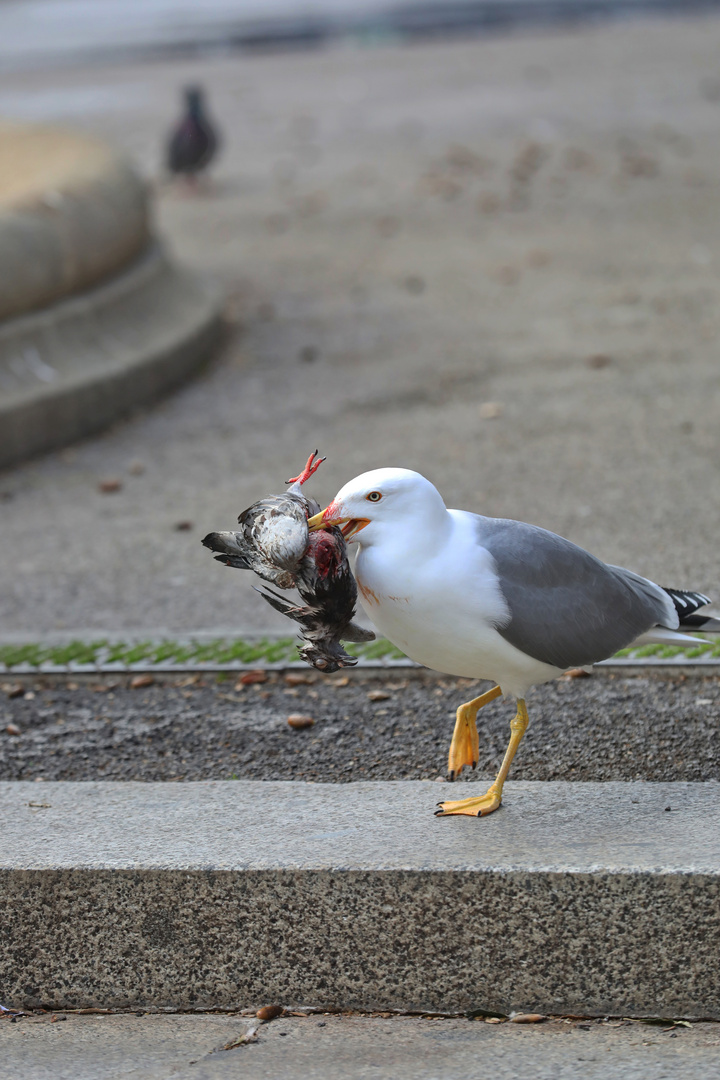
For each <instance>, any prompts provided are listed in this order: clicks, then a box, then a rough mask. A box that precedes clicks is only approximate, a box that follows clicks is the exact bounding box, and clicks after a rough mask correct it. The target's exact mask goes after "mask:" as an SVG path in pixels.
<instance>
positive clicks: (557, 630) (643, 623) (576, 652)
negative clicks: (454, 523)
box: [476, 517, 678, 668]
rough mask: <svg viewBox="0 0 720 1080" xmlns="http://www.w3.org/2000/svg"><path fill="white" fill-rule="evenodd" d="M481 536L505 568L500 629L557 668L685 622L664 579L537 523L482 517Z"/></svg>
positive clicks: (501, 572) (500, 569) (501, 580)
mask: <svg viewBox="0 0 720 1080" xmlns="http://www.w3.org/2000/svg"><path fill="white" fill-rule="evenodd" d="M476 521H477V537H478V541H479V543H480V544H481V545H482V546H483V547H484V548H486V549H487V550H488V551H489V552H490V554H491V555H492V557H493V559H494V560H495V564H496V567H497V571H498V576H499V584H500V589H501V591H502V594H503V597H504V598H505V602H506V604H507V606H508V610H509V619H508V621H507V622H506V624H505V625H502V626H498V627H497V629H498V632H499V633H500V634H502V636H503V637H504V638H505V640H506V641H509V642H510V644H511V645H514V646H515V647H516V648H517V649H520V651H521V652H524V653H525V654H526V655H528V656H532V657H533V658H534V659H535V660H539V661H541V662H542V663H545V664H552V665H553V666H554V667H558V668H569V667H582V666H583V665H585V664H593V663H596V662H597V661H598V660H604V659H606V658H607V657H609V656H612V655H613V654H614V653H616V652H617V651H618V649H623V648H625V647H626V646H627V645H630V644H631V642H633V641H634V640H635V638H637V637H639V636H640V634H643V633H645V632H646V631H647V630H649V629H650V628H651V627H653V626H656V625H658V623H660V624H662V625H663V626H669V627H671V628H674V627H676V626H677V625H678V620H677V614H676V612H675V610H674V605H673V604H672V601H671V600H670V599H669V597H668V596H667V595H666V594H665V593H664V591H663V590H662V589H661V588H660V586H659V585H655V584H653V582H651V581H648V580H646V579H645V578H642V577H639V575H637V574H633V573H632V571H630V570H624V569H623V568H622V567H618V566H609V565H607V563H604V562H602V561H601V560H600V559H597V558H595V556H594V555H591V554H590V553H589V552H587V551H585V550H583V548H580V547H578V546H577V545H576V544H573V543H571V542H570V541H569V540H564V539H563V537H561V536H556V535H555V533H551V532H547V531H546V530H545V529H540V528H538V527H537V526H534V525H526V524H524V523H523V522H520V521H506V520H503V519H499V518H482V517H477V518H476Z"/></svg>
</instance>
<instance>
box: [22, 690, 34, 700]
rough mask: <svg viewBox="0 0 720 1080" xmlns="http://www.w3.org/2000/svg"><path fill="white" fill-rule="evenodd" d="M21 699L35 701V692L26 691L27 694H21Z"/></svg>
mask: <svg viewBox="0 0 720 1080" xmlns="http://www.w3.org/2000/svg"><path fill="white" fill-rule="evenodd" d="M23 699H24V700H25V701H34V699H35V691H34V690H28V692H27V694H23Z"/></svg>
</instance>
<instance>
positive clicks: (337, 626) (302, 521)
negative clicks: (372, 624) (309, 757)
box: [202, 450, 375, 674]
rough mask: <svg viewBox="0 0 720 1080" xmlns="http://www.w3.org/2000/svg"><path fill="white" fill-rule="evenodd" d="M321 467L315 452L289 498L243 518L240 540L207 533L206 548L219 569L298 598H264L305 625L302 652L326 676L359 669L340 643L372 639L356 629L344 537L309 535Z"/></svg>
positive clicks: (321, 532) (330, 532) (271, 498)
mask: <svg viewBox="0 0 720 1080" xmlns="http://www.w3.org/2000/svg"><path fill="white" fill-rule="evenodd" d="M316 459H317V460H316ZM324 460H325V459H324V458H317V450H316V451H315V453H314V454H311V455H310V457H309V458H308V461H307V464H306V466H305V468H304V469H303V471H302V472H301V473H300V475H299V476H297V477H293V479H292V480H288V484H290V485H291V487H290V488H289V489H288V490H287V491H286V492H284V493H283V494H282V495H267V496H265V498H263V499H259V500H258V501H257V502H256V503H253V505H252V506H250V507H248V509H247V510H244V511H243V513H242V514H241V515H240V517H239V518H238V522H239V524H240V526H241V528H240V530H239V531H238V532H215V533H208V535H207V536H206V537H205V538H204V539H203V541H202V542H203V544H204V545H205V547H207V548H209V549H210V550H211V551H215V552H218V553H219V554H217V555H216V556H215V558H216V559H217V561H218V562H222V563H224V564H225V565H226V566H232V567H235V568H236V569H240V570H253V571H254V572H255V573H256V574H258V576H259V577H261V578H263V579H264V580H265V581H269V582H271V583H272V584H273V585H276V586H277V587H278V588H279V589H293V588H296V589H297V590H298V592H299V593H300V596H301V597H302V600H303V601H304V603H303V604H296V603H294V602H293V601H292V600H289V599H286V598H285V597H284V596H280V595H279V594H278V593H276V592H273V591H272V590H271V589H266V590H259V591H260V595H261V596H262V597H264V599H265V600H267V602H268V603H269V604H270V605H271V606H272V607H274V608H275V610H276V611H279V612H281V613H282V614H283V615H287V616H288V618H290V619H293V620H294V621H295V622H297V623H299V624H300V626H301V628H302V629H301V633H302V636H303V638H304V639H305V642H306V644H305V645H303V646H302V647H301V648H300V656H301V657H302V658H303V660H305V661H306V662H307V663H308V664H310V665H311V666H312V667H316V668H318V670H320V671H324V672H326V673H328V674H329V673H330V672H333V671H337V670H338V668H341V667H352V666H353V665H355V664H356V663H357V658H356V657H354V656H351V655H350V654H349V653H347V652H345V650H344V649H343V647H342V645H341V644H340V642H341V641H372V639H373V638H374V637H375V635H374V634H373V632H372V631H371V630H365V629H363V627H361V626H357V625H356V624H355V623H353V621H352V620H353V617H354V615H355V608H356V604H357V585H356V583H355V578H354V577H353V574H352V570H351V569H350V563H349V561H348V557H347V547H346V544H345V539H344V537H343V535H342V532H341V530H340V529H338V528H335V527H334V526H332V527H330V528H328V529H318V530H316V531H314V532H312V533H310V531H309V529H308V524H307V522H308V517H312V516H313V515H314V514H317V513H318V511H319V509H320V506H319V504H318V503H316V502H315V500H314V499H308V498H307V497H306V496H305V495H304V493H303V491H302V485H303V484H304V483H305V482H306V480H308V479H309V478H310V477H311V476H312V475H313V473H314V472H315V471H316V470H317V469H318V468H319V466H320V465H321V464H322V462H323V461H324Z"/></svg>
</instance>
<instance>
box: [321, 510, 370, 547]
mask: <svg viewBox="0 0 720 1080" xmlns="http://www.w3.org/2000/svg"><path fill="white" fill-rule="evenodd" d="M369 524H370V520H369V518H351V517H348V516H347V515H343V513H342V508H341V507H340V506H338V504H337V503H334V502H332V503H330V505H329V506H326V507H325V509H324V510H321V511H320V513H319V514H315V515H314V516H313V517H311V518H308V529H309V530H310V532H315V530H316V529H326V528H328V526H330V525H338V526H339V527H340V531H341V533H342V534H343V536H344V537H345V539H346V540H350V539H351V538H352V537H353V536H355V534H356V533H359V532H360V530H361V529H364V528H365V526H366V525H369Z"/></svg>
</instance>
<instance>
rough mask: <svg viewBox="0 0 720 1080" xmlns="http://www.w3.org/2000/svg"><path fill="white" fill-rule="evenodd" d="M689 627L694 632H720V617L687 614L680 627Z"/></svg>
mask: <svg viewBox="0 0 720 1080" xmlns="http://www.w3.org/2000/svg"><path fill="white" fill-rule="evenodd" d="M684 628H687V630H688V631H689V632H690V633H693V634H720V619H715V618H713V616H712V615H686V616H685V618H684V619H683V620H682V622H681V623H680V629H681V630H682V629H684Z"/></svg>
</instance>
